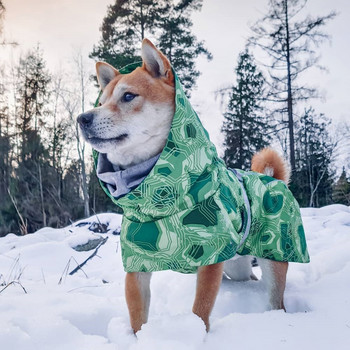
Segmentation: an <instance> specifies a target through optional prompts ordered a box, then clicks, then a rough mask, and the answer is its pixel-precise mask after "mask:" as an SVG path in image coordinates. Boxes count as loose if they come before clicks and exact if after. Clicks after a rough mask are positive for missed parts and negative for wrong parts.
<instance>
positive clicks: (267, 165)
mask: <svg viewBox="0 0 350 350" xmlns="http://www.w3.org/2000/svg"><path fill="white" fill-rule="evenodd" d="M251 168H252V170H253V171H256V172H258V173H262V174H266V175H268V176H272V177H274V178H275V179H278V180H282V181H284V182H285V183H286V184H287V185H288V183H289V180H290V168H289V166H288V164H287V162H286V161H285V160H284V159H283V158H282V157H281V156H280V155H279V154H278V153H277V152H276V151H274V150H272V149H271V148H264V149H262V150H261V151H260V152H258V153H256V154H255V155H254V156H253V158H252V167H251Z"/></svg>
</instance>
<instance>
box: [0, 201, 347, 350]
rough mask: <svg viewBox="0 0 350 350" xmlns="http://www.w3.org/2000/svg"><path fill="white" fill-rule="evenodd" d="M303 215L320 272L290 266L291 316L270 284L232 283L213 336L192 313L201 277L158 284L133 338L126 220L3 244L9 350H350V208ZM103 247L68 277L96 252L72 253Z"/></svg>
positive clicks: (0, 339)
mask: <svg viewBox="0 0 350 350" xmlns="http://www.w3.org/2000/svg"><path fill="white" fill-rule="evenodd" d="M302 215H303V220H304V224H305V231H306V235H307V241H308V248H309V252H310V255H311V263H310V264H290V268H289V271H288V279H287V288H286V293H285V304H286V309H287V313H285V312H283V311H268V303H267V294H266V291H265V288H264V285H263V283H262V282H261V281H249V282H233V281H231V280H228V279H223V283H222V287H221V289H220V292H219V295H218V298H217V301H216V304H215V308H214V310H213V313H212V316H211V330H210V332H209V333H208V334H207V333H206V331H205V328H204V325H203V323H202V321H201V320H200V319H199V318H198V317H196V316H195V315H193V314H192V313H191V308H192V302H193V298H194V291H195V285H196V276H195V275H182V274H178V273H174V272H171V271H163V272H158V273H154V274H153V277H152V283H151V290H152V301H151V308H150V317H149V322H148V323H147V324H146V325H144V326H143V328H142V330H141V331H140V332H138V334H137V337H135V336H134V335H133V333H132V332H131V330H130V327H129V319H128V311H127V307H126V303H125V300H124V271H123V268H122V263H121V255H120V253H121V252H120V246H119V236H118V235H116V233H117V232H119V230H120V224H121V216H120V215H118V214H99V215H98V219H97V218H96V217H91V218H89V219H86V220H82V221H80V222H78V223H75V224H73V225H71V226H69V227H66V228H63V229H52V228H44V229H41V230H39V231H37V232H36V233H35V234H31V235H27V236H23V237H18V236H15V235H13V234H9V235H7V236H6V237H3V238H0V314H1V318H0V344H1V349H20V350H32V349H33V350H34V349H35V350H46V349H50V350H55V349H57V350H58V349H60V350H61V349H65V350H73V349H74V350H89V349H93V350H109V349H114V350H115V349H122V350H128V349H130V350H138V349H142V350H151V349H152V350H154V349H156V350H157V349H161V350H172V349H178V350H195V349H196V350H197V349H204V350H206V349H215V348H217V347H220V349H221V350H222V349H223V350H225V349H234V348H241V349H259V348H260V349H267V348H274V349H293V350H295V349H296V348H299V349H321V350H322V349H330V348H332V349H337V350H338V349H349V346H350V207H346V206H342V205H332V206H327V207H324V208H320V209H314V208H305V209H302ZM93 222H101V223H104V224H107V223H108V229H109V231H108V232H107V233H94V232H92V231H90V230H89V229H88V228H89V227H90V226H91V224H92V223H93ZM84 223H87V224H84ZM98 237H103V238H105V237H108V239H107V241H106V242H105V244H103V245H101V246H100V247H99V249H98V252H97V254H96V255H95V256H94V257H93V258H91V259H90V260H88V261H87V263H86V264H85V265H84V266H83V267H82V270H79V271H78V272H77V273H75V274H73V275H69V272H71V271H72V270H73V269H74V268H76V266H77V264H81V263H83V262H84V261H85V260H86V259H88V258H89V257H90V256H91V255H92V254H93V252H94V249H93V250H90V251H87V252H86V251H84V252H78V251H76V250H74V249H73V248H74V247H76V246H77V245H83V244H85V243H86V242H87V241H89V240H94V239H96V238H98ZM254 273H255V274H256V275H257V276H259V275H260V270H259V268H258V267H256V268H254ZM4 288H5V289H4ZM25 292H26V293H25Z"/></svg>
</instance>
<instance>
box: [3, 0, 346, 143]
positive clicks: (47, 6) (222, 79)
mask: <svg viewBox="0 0 350 350" xmlns="http://www.w3.org/2000/svg"><path fill="white" fill-rule="evenodd" d="M111 3H113V0H45V1H43V0H31V1H28V0H4V4H5V6H6V15H5V23H4V34H5V37H6V39H7V40H8V41H10V40H15V41H17V42H18V43H19V46H18V47H17V48H15V49H11V50H9V49H4V48H1V47H0V60H2V61H4V60H6V59H8V57H17V56H18V55H19V53H20V52H25V51H26V50H27V49H30V48H33V47H34V46H36V45H37V43H40V45H41V47H42V49H43V51H44V57H45V59H46V61H47V64H48V67H49V68H50V69H51V70H53V71H54V70H56V69H58V67H60V66H61V65H62V64H65V62H69V61H71V60H72V55H73V52H74V51H76V50H81V51H82V52H83V54H84V55H85V57H86V60H87V61H86V62H87V65H88V66H89V67H90V68H91V71H93V69H94V62H93V61H92V60H90V59H88V58H87V57H88V53H89V52H91V50H92V47H93V45H94V44H97V42H98V40H99V38H100V32H99V27H100V25H101V23H102V19H103V17H104V16H105V14H106V9H107V6H108V5H109V4H111ZM266 5H267V0H245V1H241V0H220V1H218V0H204V1H203V8H202V11H201V12H198V13H195V14H194V16H193V21H194V27H193V31H194V32H195V34H196V35H197V37H198V39H199V40H204V41H205V43H206V47H207V48H208V49H209V51H210V52H211V53H212V54H213V57H214V58H213V60H212V61H210V62H207V61H206V60H205V59H199V60H198V62H197V64H198V68H199V70H200V71H201V72H202V75H201V77H200V78H199V79H198V81H197V89H196V90H195V91H194V92H193V93H192V96H193V98H192V102H193V104H194V105H195V106H197V107H198V109H199V113H200V115H201V118H202V120H203V123H204V125H205V126H206V127H207V128H208V129H209V131H210V132H211V134H212V139H213V141H214V143H216V144H220V143H221V142H222V139H221V137H222V136H221V135H220V128H221V124H222V120H223V119H222V112H223V109H222V108H223V107H222V106H220V103H219V101H218V100H215V93H214V92H215V90H217V89H219V88H220V87H224V86H229V85H231V84H232V83H234V79H235V77H234V68H235V66H236V63H237V57H238V54H239V52H240V51H242V50H243V49H244V46H245V42H246V39H247V38H248V36H249V35H250V30H249V24H253V23H254V22H255V21H256V20H257V19H258V18H261V17H262V15H263V14H264V13H265V12H266ZM332 10H335V11H337V12H338V16H337V17H336V18H335V19H334V20H333V21H331V22H330V23H329V24H328V25H327V26H326V27H325V31H326V32H327V33H328V34H330V35H331V37H332V40H331V43H330V44H328V43H325V44H322V45H321V46H320V48H319V53H320V54H321V61H320V63H321V64H322V65H324V66H325V67H326V68H327V72H325V71H319V70H316V69H313V70H311V71H309V73H308V74H307V81H308V83H310V85H312V86H317V87H318V88H319V91H320V92H321V94H322V99H321V100H320V101H314V102H312V105H313V106H314V107H315V109H316V112H317V113H324V114H325V115H326V116H327V117H329V118H331V119H332V120H334V121H335V122H336V123H337V122H341V121H347V120H350V112H349V111H350V98H349V96H348V93H349V88H348V80H349V78H350V68H349V65H348V55H349V51H350V48H349V47H350V45H349V44H350V40H349V33H350V24H349V19H350V3H349V1H347V0H323V1H319V0H309V2H308V5H307V7H306V9H305V11H304V13H305V15H306V14H311V15H312V16H316V15H326V14H328V13H329V12H330V11H332ZM10 51H11V52H10ZM9 52H10V53H9Z"/></svg>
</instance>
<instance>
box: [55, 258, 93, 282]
mask: <svg viewBox="0 0 350 350" xmlns="http://www.w3.org/2000/svg"><path fill="white" fill-rule="evenodd" d="M72 260H74V261H75V263H76V264H77V265H78V266H79V263H78V262H77V261H76V260H75V258H74V257H73V256H71V257H70V258H69V260H68V262H67V265H66V267H65V268H64V270H63V272H62V275H61V278H60V280H59V281H58V284H61V283H62V282H63V278H64V279H66V277H67V275H68V271H69V267H70V264H71V261H72ZM81 271H83V273H84V274H85V276H86V277H87V274H86V273H85V272H84V270H81Z"/></svg>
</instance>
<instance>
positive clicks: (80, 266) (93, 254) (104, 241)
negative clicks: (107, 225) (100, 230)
mask: <svg viewBox="0 0 350 350" xmlns="http://www.w3.org/2000/svg"><path fill="white" fill-rule="evenodd" d="M107 239H108V237H106V238H104V239H103V240H102V241H101V242H100V244H99V245H98V246H97V247H96V249H95V251H94V252H93V253H92V254H91V255H90V256H89V257H88V258H87V259H86V260H85V261H83V262H82V263H81V264H79V265H78V266H77V267H76V268H75V269H74V270H73V271H71V272H70V273H69V276H72V275H74V274H75V273H77V272H78V271H79V270H80V269H81V268H82V267H83V266H84V265H85V264H86V263H87V262H88V261H89V260H91V259H92V258H93V257H94V256H95V255H96V254H97V252H98V250H99V249H100V247H101V246H102V245H104V244H105V243H106V242H107Z"/></svg>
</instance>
